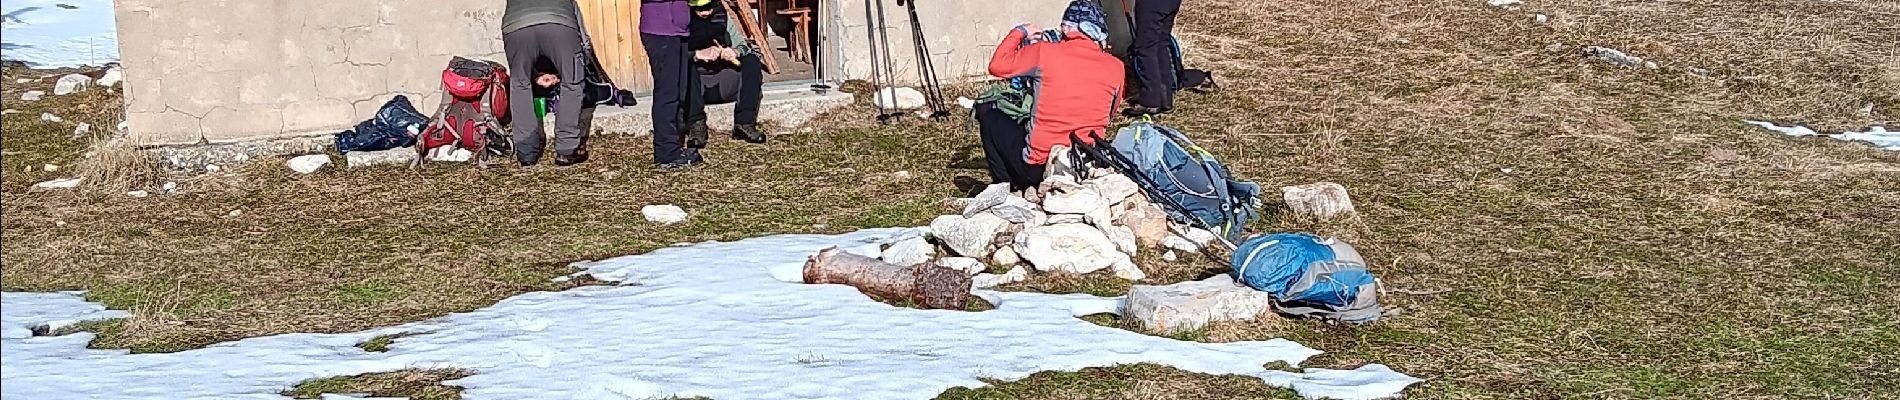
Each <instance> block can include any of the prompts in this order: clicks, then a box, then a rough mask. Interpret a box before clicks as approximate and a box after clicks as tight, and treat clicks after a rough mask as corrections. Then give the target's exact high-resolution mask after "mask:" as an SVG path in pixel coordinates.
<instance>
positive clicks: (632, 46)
mask: <svg viewBox="0 0 1900 400" xmlns="http://www.w3.org/2000/svg"><path fill="white" fill-rule="evenodd" d="M579 4H580V7H581V18H583V19H585V20H586V21H583V22H582V24H584V25H587V35H588V36H589V37H591V38H593V40H594V55H595V56H597V57H600V64H601V68H602V69H605V70H607V75H608V76H610V77H612V78H613V80H614V83H616V84H619V85H620V87H622V88H626V89H628V90H632V91H635V92H647V91H650V90H652V89H653V76H652V72H651V70H649V69H647V55H646V50H645V49H643V48H641V47H640V0H579Z"/></svg>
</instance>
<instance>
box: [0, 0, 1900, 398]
mask: <svg viewBox="0 0 1900 400" xmlns="http://www.w3.org/2000/svg"><path fill="white" fill-rule="evenodd" d="M1184 9H1185V10H1186V12H1185V13H1184V14H1183V15H1182V17H1181V25H1182V26H1183V29H1184V30H1185V32H1184V33H1183V36H1184V38H1185V39H1186V40H1188V41H1189V42H1191V45H1192V48H1191V50H1190V58H1191V59H1190V61H1191V64H1194V65H1196V66H1202V67H1206V68H1209V69H1212V70H1214V71H1216V73H1217V74H1219V75H1220V77H1221V78H1222V80H1221V81H1222V84H1223V88H1224V90H1223V91H1221V92H1218V93H1214V94H1210V95H1201V96H1188V97H1185V98H1184V99H1183V101H1182V103H1181V106H1180V108H1179V111H1178V114H1176V115H1172V116H1169V117H1167V118H1166V119H1165V120H1164V122H1166V123H1168V124H1171V125H1173V126H1176V127H1178V128H1181V129H1183V130H1184V131H1186V132H1189V133H1190V134H1192V135H1194V136H1195V138H1196V140H1197V142H1200V143H1201V144H1202V145H1204V146H1206V147H1209V148H1210V149H1214V151H1215V152H1216V153H1217V154H1220V155H1222V156H1224V157H1225V158H1226V159H1227V161H1228V162H1229V164H1230V165H1231V166H1233V167H1234V169H1235V171H1236V173H1237V174H1238V175H1240V176H1242V177H1245V178H1248V179H1253V180H1256V181H1259V182H1261V183H1262V184H1265V185H1267V186H1269V187H1272V186H1278V185H1291V184H1302V183H1310V182H1313V181H1319V180H1330V181H1334V182H1339V183H1342V184H1344V185H1345V186H1347V187H1348V188H1350V189H1351V190H1352V194H1353V197H1354V199H1355V200H1356V201H1357V203H1358V204H1357V205H1358V208H1359V211H1360V221H1359V222H1358V223H1354V224H1322V225H1314V224H1309V223H1303V222H1299V221H1290V220H1289V221H1282V220H1279V219H1278V218H1272V217H1270V218H1269V219H1268V220H1267V221H1263V222H1261V223H1260V224H1259V225H1257V226H1255V230H1256V231H1266V230H1279V229H1297V230H1317V231H1320V232H1321V233H1325V234H1330V235H1337V236H1341V237H1344V238H1347V239H1348V240H1350V241H1352V242H1353V243H1354V244H1355V245H1356V246H1357V247H1358V249H1359V250H1360V251H1361V252H1362V253H1364V254H1365V255H1366V256H1367V257H1368V258H1369V259H1370V260H1372V261H1373V264H1374V265H1373V266H1374V268H1375V271H1376V272H1377V273H1379V274H1380V276H1381V278H1383V280H1384V281H1385V283H1386V285H1387V286H1388V288H1390V289H1391V291H1390V292H1388V293H1387V295H1386V297H1385V300H1386V303H1387V306H1388V307H1390V308H1396V309H1401V310H1403V313H1401V314H1399V315H1397V316H1393V317H1390V318H1387V319H1385V320H1383V321H1381V322H1379V323H1377V324H1373V325H1370V326H1364V327H1335V326H1324V325H1317V324H1311V323H1305V322H1291V323H1283V324H1280V325H1253V324H1230V325H1222V326H1215V327H1212V328H1209V329H1207V330H1205V331H1203V332H1198V333H1194V334H1190V335H1184V337H1183V338H1185V339H1191V340H1206V341H1232V340H1248V339H1261V338H1267V337H1288V338H1291V339H1294V340H1297V341H1300V342H1301V343H1304V344H1307V345H1309V346H1312V347H1315V348H1319V349H1324V350H1327V351H1329V353H1328V354H1325V355H1322V356H1320V357H1318V358H1315V359H1314V360H1312V361H1311V362H1309V363H1307V365H1305V366H1321V367H1335V368H1349V367H1353V366H1357V365H1360V364H1364V363H1372V362H1377V363H1384V364H1388V365H1391V366H1393V367H1394V368H1395V369H1398V370H1400V371H1404V372H1407V373H1410V374H1413V375H1415V376H1419V377H1423V378H1426V379H1428V382H1427V383H1425V384H1423V385H1420V386H1418V387H1415V388H1414V389H1412V390H1411V391H1409V392H1408V393H1407V395H1408V397H1412V398H1456V399H1463V398H1511V399H1517V398H1614V399H1627V398H1738V399H1769V398H1857V399H1858V398H1895V396H1896V394H1895V392H1894V391H1891V390H1888V389H1889V388H1892V387H1895V386H1896V385H1900V373H1896V372H1894V371H1895V370H1896V368H1897V367H1896V366H1897V365H1900V359H1896V358H1895V356H1894V354H1900V317H1896V313H1895V312H1894V311H1893V310H1895V309H1900V298H1896V297H1894V296H1893V295H1892V294H1893V293H1896V292H1900V281H1896V280H1894V279H1893V277H1894V276H1900V250H1896V249H1900V229H1894V228H1892V227H1894V226H1900V173H1897V172H1896V171H1897V170H1900V155H1897V154H1895V153H1893V152H1882V151H1878V150H1874V149H1871V148H1869V147H1867V146H1862V145H1858V144H1853V143H1841V142H1835V141H1830V140H1824V139H1791V138H1786V137H1781V136H1778V135H1774V134H1771V133H1766V132H1763V131H1760V130H1758V129H1755V128H1752V127H1748V126H1745V125H1742V124H1740V123H1738V122H1737V121H1738V120H1740V119H1744V118H1761V119H1770V120H1775V121H1782V122H1808V123H1814V124H1816V125H1819V127H1821V128H1826V129H1841V128H1859V127H1863V126H1866V125H1869V124H1875V123H1886V124H1889V125H1892V124H1893V122H1894V120H1893V118H1894V115H1895V113H1897V112H1900V111H1895V110H1900V54H1897V53H1900V49H1897V48H1895V47H1894V46H1892V43H1897V42H1900V26H1896V25H1895V21H1897V20H1900V19H1896V18H1892V17H1894V16H1896V15H1900V4H1896V3H1895V2H1891V1H1811V2H1808V1H1804V2H1789V1H1736V0H1716V1H1704V2H1597V1H1588V2H1586V1H1575V0H1551V1H1535V0H1533V1H1528V2H1527V3H1526V4H1525V5H1524V6H1523V9H1522V10H1518V11H1505V10H1499V9H1494V8H1491V7H1488V6H1485V5H1484V2H1482V1H1475V0H1471V1H1466V0H1396V1H1382V2H1353V1H1341V0H1326V1H1317V2H1265V3H1262V2H1245V3H1222V2H1213V1H1207V0H1190V1H1189V2H1188V5H1187V6H1186V7H1185V8H1184ZM1533 12H1543V13H1547V14H1549V15H1551V16H1552V17H1553V21H1554V22H1553V23H1552V24H1550V25H1540V24H1537V23H1535V22H1533V21H1532V19H1531V16H1530V15H1531V13H1533ZM1586 45H1601V46H1609V47H1615V48H1619V49H1623V50H1627V51H1630V52H1632V53H1634V54H1636V55H1638V56H1643V57H1646V58H1650V59H1652V60H1655V61H1656V62H1658V63H1659V67H1660V68H1659V69H1656V70H1649V69H1640V68H1639V69H1624V68H1616V67H1611V66H1608V65H1605V64H1601V63H1598V62H1594V61H1590V60H1587V59H1584V58H1582V57H1581V56H1580V55H1579V53H1580V50H1579V49H1580V48H1581V46H1586ZM1696 68H1701V69H1706V70H1708V71H1710V73H1708V74H1707V75H1708V77H1704V76H1701V75H1697V74H1692V73H1691V71H1693V70H1694V69H1696ZM9 82H10V81H9ZM15 90H17V88H12V87H8V89H7V90H5V91H4V92H5V93H6V95H7V96H10V97H11V96H17V94H15V93H16V92H15ZM1868 105H1872V107H1871V108H1868V107H1867V106H1868ZM9 106H10V107H11V106H13V105H11V104H10V105H9ZM1863 110H1866V111H1863ZM870 113H871V112H870V111H868V109H867V108H865V107H863V106H859V107H857V108H854V109H850V110H846V111H845V112H844V113H841V114H838V115H834V116H833V117H832V118H830V119H825V120H821V121H819V122H818V123H817V124H816V126H817V127H818V128H819V129H820V133H814V134H801V135H793V136H781V137H775V138H774V139H773V140H774V142H773V143H772V144H770V145H767V146H746V145H742V144H739V143H730V142H718V143H715V148H714V149H713V151H712V152H710V153H709V155H710V157H712V158H711V160H712V162H713V164H712V165H710V166H708V167H705V168H700V169H694V170H689V171H684V172H677V173H661V172H657V171H653V170H651V169H649V168H647V167H646V166H645V165H644V164H645V161H644V160H647V159H648V155H647V154H645V153H644V150H643V149H645V148H646V147H645V144H644V140H640V139H629V138H602V139H600V140H598V141H597V142H596V157H597V158H596V159H597V160H598V161H597V162H595V163H593V164H588V165H587V166H586V167H583V168H558V169H557V168H532V169H523V170H518V169H501V170H494V171H487V172H478V171H473V170H469V169H461V168H442V169H431V170H426V171H421V172H414V171H409V170H406V169H400V168H382V169H369V170H347V171H344V170H328V171H324V172H320V173H318V174H316V175H311V176H294V175H292V174H290V173H289V172H287V171H284V169H283V167H282V166H281V163H278V162H274V161H265V162H260V163H256V164H255V165H252V166H249V167H243V168H236V169H235V171H234V172H232V173H230V174H227V175H223V176H216V177H206V178H199V179H195V180H189V181H185V182H183V183H182V186H183V187H184V191H183V192H182V193H181V194H177V195H170V196H160V197H155V198H151V199H145V200H138V201H133V200H128V199H126V198H124V197H123V196H107V195H98V194H85V193H47V192H31V191H26V190H24V188H25V186H26V185H30V184H31V183H32V182H35V181H37V180H39V179H41V178H43V177H45V176H46V175H47V174H43V173H39V172H31V171H30V169H29V168H26V167H29V166H33V165H38V164H39V163H42V162H44V161H40V160H42V159H58V158H59V157H66V158H65V159H70V158H71V157H72V155H76V154H80V153H83V151H84V145H85V142H75V143H65V142H60V141H57V140H50V139H48V138H47V135H53V134H55V133H57V132H55V131H53V130H50V128H30V129H21V127H22V126H27V127H31V126H35V125H34V124H32V122H33V121H37V111H33V110H29V114H16V115H8V116H6V120H5V121H6V130H5V135H4V138H5V142H4V147H5V149H6V151H8V152H9V153H8V155H7V156H6V157H5V162H4V164H5V166H6V172H7V173H6V176H5V182H6V183H5V186H4V189H5V190H4V194H0V196H4V202H3V204H0V207H3V208H4V212H5V215H6V218H5V221H4V226H5V230H4V241H0V242H3V243H4V256H5V261H6V265H7V268H5V269H4V271H0V273H3V275H4V276H3V278H0V287H3V288H4V289H5V290H53V289H78V288H84V289H89V290H91V291H92V292H91V293H92V294H91V297H92V298H94V299H95V300H100V301H104V302H106V303H107V304H108V305H110V306H113V307H116V308H126V309H130V310H132V311H133V314H134V317H133V318H132V319H130V320H127V321H125V322H122V323H118V324H113V325H111V326H107V327H105V328H102V330H103V331H104V333H103V334H102V335H101V337H100V340H99V341H98V342H97V343H95V345H99V346H107V347H131V348H134V349H137V350H141V351H166V350H177V349H183V348H191V347H196V346H202V345H205V344H209V343H214V342H218V341H223V340H230V339H236V338H242V337H250V336H257V335H266V334H276V333H285V332H339V331H354V330H360V329H363V328H368V327H373V326H382V325H389V324H395V323H401V322H406V321H413V320H417V319H421V318H427V317H431V316H438V315H442V314H444V313H448V312H454V311H462V310H469V309H473V308H478V307H482V306H486V305H489V304H492V303H493V302H494V301H496V300H498V299H501V298H505V297H507V296H511V295H514V294H517V293H520V292H523V291H530V290H550V289H559V288H560V287H561V286H559V285H555V284H550V283H548V281H547V278H550V277H553V276H557V275H561V274H564V273H566V272H567V271H568V269H567V268H566V267H565V266H564V265H565V264H566V262H568V261H573V260H581V259H596V258H602V257H607V256H613V255H621V254H630V253H638V252H642V251H646V250H650V249H653V248H656V247H660V246H665V245H669V244H671V243H676V242H683V241H696V240H708V239H737V238H741V237H747V236H753V235H758V234H764V233H772V232H842V231H848V230H853V229H857V228H860V227H876V226H914V225H918V224H923V223H925V222H926V221H928V220H929V217H931V216H933V215H935V214H938V213H941V212H942V210H941V209H940V207H939V206H938V204H937V201H938V200H939V199H941V198H943V197H948V196H951V195H953V194H956V193H957V191H958V189H957V188H955V187H954V186H955V185H953V184H951V182H953V181H954V180H955V178H957V177H959V176H981V175H982V171H980V170H975V169H969V168H971V167H974V166H980V162H972V161H978V160H976V158H977V157H980V156H981V151H980V150H979V149H977V148H976V147H975V143H976V141H975V138H974V137H973V136H971V135H969V134H967V133H965V132H963V126H962V125H961V121H952V122H945V123H935V124H920V125H918V124H904V125H899V126H890V127H876V126H871V124H869V123H868V122H867V120H868V118H865V117H863V116H865V115H869V114H870ZM27 117H31V118H27ZM23 121H24V122H23ZM114 122H116V121H114ZM23 123H25V125H22V124H23ZM95 125H96V126H109V125H100V124H95ZM68 131H69V129H68ZM23 171H24V172H23ZM896 171H908V172H910V175H911V176H912V178H910V179H908V180H904V179H897V178H895V177H893V176H892V173H894V172H896ZM657 203H672V204H679V205H681V206H684V207H685V208H686V209H687V210H689V211H690V212H693V213H694V217H693V220H692V221H690V222H688V223H686V224H681V225H674V226H652V225H648V224H646V223H645V222H643V221H642V220H641V218H640V216H639V212H638V210H639V208H640V206H643V205H646V204H657ZM233 210H239V212H236V213H233ZM1154 257H1155V255H1153V254H1148V255H1144V260H1143V264H1142V265H1144V266H1145V267H1147V268H1149V269H1150V271H1149V272H1150V275H1151V280H1150V283H1167V282H1175V281H1181V280H1188V279H1198V278H1201V277H1205V276H1207V275H1208V274H1211V273H1219V271H1220V268H1221V265H1220V263H1219V262H1218V261H1213V260H1207V259H1198V258H1189V259H1185V260H1184V261H1181V262H1177V263H1164V262H1160V261H1159V260H1156V259H1154ZM1127 285H1128V284H1127V283H1126V282H1116V281H1114V280H1113V279H1112V278H1105V277H1056V276H1050V277H1039V278H1037V279H1036V280H1032V281H1031V282H1026V283H1023V284H1020V285H1016V286H1014V287H1013V288H1015V289H1024V290H1039V291H1052V292H1089V293H1099V294H1119V293H1121V292H1122V291H1125V290H1126V288H1127ZM1408 293H1412V294H1408ZM1097 322H1100V323H1107V324H1115V323H1116V321H1113V320H1101V321H1097ZM995 383H996V386H995V387H990V388H983V389H976V390H964V389H957V390H952V391H950V392H947V393H945V396H944V397H946V398H986V399H1003V398H1009V399H1063V398H1182V399H1225V398H1286V397H1288V396H1290V395H1291V394H1290V393H1289V392H1285V391H1282V390H1276V389H1271V388H1267V387H1265V386H1264V385H1261V384H1259V383H1258V382H1257V381H1255V380H1251V379H1248V378H1239V377H1231V376H1204V375H1196V374H1189V373H1184V372H1181V371H1177V370H1173V369H1168V368H1163V367H1156V366H1145V365H1143V366H1124V367H1116V368H1107V369H1090V370H1084V371H1081V372H1069V373H1063V372H1050V373H1043V374H1037V375H1035V376H1032V377H1030V378H1028V379H1025V380H1021V381H1016V382H995Z"/></svg>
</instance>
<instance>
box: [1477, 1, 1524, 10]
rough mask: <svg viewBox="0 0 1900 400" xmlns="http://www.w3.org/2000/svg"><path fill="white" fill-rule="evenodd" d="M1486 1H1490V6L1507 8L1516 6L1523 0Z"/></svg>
mask: <svg viewBox="0 0 1900 400" xmlns="http://www.w3.org/2000/svg"><path fill="white" fill-rule="evenodd" d="M1486 2H1487V3H1490V4H1491V6H1492V7H1506V8H1508V7H1516V6H1517V5H1518V4H1522V3H1523V0H1486Z"/></svg>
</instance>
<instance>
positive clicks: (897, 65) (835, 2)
mask: <svg viewBox="0 0 1900 400" xmlns="http://www.w3.org/2000/svg"><path fill="white" fill-rule="evenodd" d="M826 1H827V2H826V3H825V4H824V6H822V8H823V9H824V10H826V11H824V13H825V14H826V15H825V16H824V18H826V19H828V20H829V21H831V22H830V23H829V24H827V26H825V28H824V29H825V32H824V35H825V36H826V37H827V38H828V39H827V40H828V41H827V43H829V44H830V45H831V49H829V50H827V51H826V52H825V53H826V54H824V55H823V56H824V57H825V60H826V63H825V65H826V66H827V68H834V67H835V69H834V70H833V72H832V73H834V74H839V75H834V76H832V79H834V80H842V79H863V80H867V81H868V80H870V79H871V58H870V57H868V55H869V54H871V48H870V45H869V44H867V42H869V39H868V38H867V37H866V35H867V34H868V33H869V32H867V31H866V29H868V27H869V26H870V25H871V24H868V23H866V17H865V6H866V5H865V2H864V1H858V0H826ZM880 2H881V3H884V24H883V25H884V29H883V32H884V34H885V35H888V37H889V40H890V50H891V51H890V52H891V57H890V58H891V62H892V64H893V67H892V68H891V69H892V71H891V72H893V73H894V75H896V77H897V81H898V82H899V84H903V85H914V84H916V83H917V81H918V76H919V75H920V72H919V71H920V70H919V69H918V68H917V62H916V61H915V60H917V53H916V50H915V47H913V44H912V43H914V40H913V37H914V36H913V34H912V31H911V25H910V12H909V10H908V9H906V8H904V7H900V6H898V5H897V3H896V2H890V1H881V0H880ZM1068 5H1069V0H1008V1H1000V0H963V1H919V2H917V19H918V21H919V25H922V26H923V31H924V37H925V44H926V45H927V46H928V47H930V53H931V57H930V59H931V63H932V64H934V65H935V66H936V70H937V77H938V79H940V80H943V81H945V82H958V81H973V80H981V79H984V77H987V76H988V75H989V71H988V69H989V62H990V55H991V54H992V53H994V52H996V44H997V43H1001V42H1002V41H1003V35H1004V34H1006V33H1009V29H1010V28H1013V27H1015V26H1016V25H1017V24H1022V23H1035V24H1036V25H1037V26H1038V27H1043V28H1052V27H1056V26H1060V25H1061V23H1062V11H1063V10H1064V9H1066V8H1068ZM876 10H877V9H876V8H875V7H874V8H872V9H871V11H872V16H871V18H876ZM878 45H879V47H880V48H882V47H883V43H882V41H880V42H879V43H878Z"/></svg>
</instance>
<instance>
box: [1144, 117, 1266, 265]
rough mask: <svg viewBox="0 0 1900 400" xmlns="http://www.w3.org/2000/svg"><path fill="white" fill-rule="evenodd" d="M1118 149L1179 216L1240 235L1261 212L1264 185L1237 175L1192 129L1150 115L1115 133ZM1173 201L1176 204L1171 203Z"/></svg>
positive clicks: (1171, 213) (1230, 235)
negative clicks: (1189, 133)
mask: <svg viewBox="0 0 1900 400" xmlns="http://www.w3.org/2000/svg"><path fill="white" fill-rule="evenodd" d="M1110 143H1112V144H1113V145H1114V148H1115V152H1116V153H1120V154H1121V155H1122V157H1126V158H1127V159H1128V160H1129V161H1130V162H1131V163H1132V164H1134V165H1133V167H1134V169H1135V171H1133V172H1135V174H1136V175H1139V176H1131V177H1130V178H1136V179H1135V180H1136V183H1137V184H1140V185H1141V186H1142V187H1144V188H1145V189H1147V190H1148V191H1149V193H1148V194H1149V196H1150V197H1156V196H1162V197H1165V199H1160V198H1157V199H1154V200H1155V201H1156V202H1157V203H1161V205H1162V206H1163V207H1162V209H1163V210H1166V211H1167V212H1168V215H1169V216H1170V217H1173V218H1174V219H1175V220H1178V221H1187V222H1191V223H1192V225H1197V226H1200V227H1204V228H1207V229H1208V230H1212V231H1214V232H1216V233H1219V234H1221V236H1223V237H1225V238H1227V240H1228V241H1229V242H1232V241H1235V240H1237V239H1239V238H1240V235H1241V234H1242V233H1243V231H1244V228H1246V226H1247V224H1248V223H1251V222H1253V221H1254V220H1257V219H1259V218H1260V215H1259V208H1260V200H1259V196H1260V185H1257V184H1254V183H1253V182H1246V181H1238V180H1234V177H1233V175H1232V174H1229V173H1228V172H1227V167H1226V166H1225V165H1222V164H1221V162H1220V160H1216V159H1214V155H1213V154H1210V153H1208V152H1207V150H1205V149H1202V148H1201V147H1200V146H1195V145H1194V142H1192V141H1189V140H1188V138H1187V135H1183V134H1181V132H1180V131H1176V130H1174V129H1172V128H1168V127H1165V126H1161V125H1157V124H1155V123H1153V122H1150V121H1145V120H1143V121H1136V122H1134V123H1132V124H1129V125H1128V126H1126V127H1123V128H1122V129H1121V130H1120V131H1118V132H1116V133H1115V139H1114V140H1113V141H1111V142H1110ZM1168 203H1173V204H1168Z"/></svg>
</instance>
